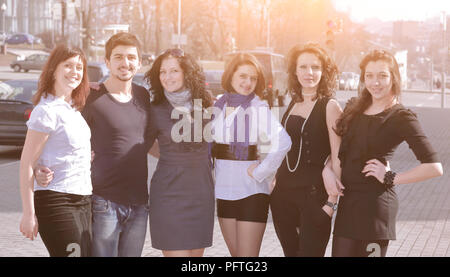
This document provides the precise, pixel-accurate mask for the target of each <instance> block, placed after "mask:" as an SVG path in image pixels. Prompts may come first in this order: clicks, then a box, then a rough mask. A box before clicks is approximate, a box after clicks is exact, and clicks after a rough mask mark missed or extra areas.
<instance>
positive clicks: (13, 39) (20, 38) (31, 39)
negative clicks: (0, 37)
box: [6, 34, 42, 44]
mask: <svg viewBox="0 0 450 277" xmlns="http://www.w3.org/2000/svg"><path fill="white" fill-rule="evenodd" d="M6 43H7V44H23V43H26V44H39V43H42V39H41V38H38V37H35V36H33V35H31V34H12V35H11V36H9V37H8V38H7V39H6Z"/></svg>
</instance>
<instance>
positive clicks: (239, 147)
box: [214, 92, 255, 160]
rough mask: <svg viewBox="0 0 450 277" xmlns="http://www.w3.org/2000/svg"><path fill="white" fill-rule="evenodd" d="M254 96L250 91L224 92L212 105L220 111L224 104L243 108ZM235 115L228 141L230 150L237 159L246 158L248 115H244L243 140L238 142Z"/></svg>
mask: <svg viewBox="0 0 450 277" xmlns="http://www.w3.org/2000/svg"><path fill="white" fill-rule="evenodd" d="M253 98H255V94H254V93H251V94H249V95H242V94H239V93H229V92H225V94H224V95H223V96H222V97H220V99H219V100H217V102H216V103H215V104H214V107H217V108H220V109H221V110H222V111H223V110H224V107H225V104H226V105H227V107H233V108H237V107H239V106H240V107H242V108H243V109H244V110H245V109H247V108H248V107H250V102H251V101H252V100H253ZM237 118H238V117H237V116H236V117H235V118H234V140H233V141H232V142H230V148H231V149H230V150H231V151H232V152H233V153H234V156H235V157H236V158H237V159H239V160H247V158H248V151H247V148H248V146H249V143H250V142H249V140H250V139H249V138H250V130H249V128H250V122H249V118H248V115H245V141H244V142H238V141H237V140H238V139H237V130H238V129H237Z"/></svg>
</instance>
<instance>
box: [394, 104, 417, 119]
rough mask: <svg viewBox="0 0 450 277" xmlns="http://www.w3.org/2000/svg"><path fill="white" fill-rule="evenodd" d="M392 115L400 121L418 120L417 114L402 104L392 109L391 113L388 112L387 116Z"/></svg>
mask: <svg viewBox="0 0 450 277" xmlns="http://www.w3.org/2000/svg"><path fill="white" fill-rule="evenodd" d="M389 114H392V117H393V118H394V119H396V120H400V121H411V120H417V114H416V113H415V112H413V111H412V110H411V109H408V108H406V107H404V106H403V105H402V104H396V105H395V106H393V107H392V110H391V111H388V113H387V116H388V115H389Z"/></svg>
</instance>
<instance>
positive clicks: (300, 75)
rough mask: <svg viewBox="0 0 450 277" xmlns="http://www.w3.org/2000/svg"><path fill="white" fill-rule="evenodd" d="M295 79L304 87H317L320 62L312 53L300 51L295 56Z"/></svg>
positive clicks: (319, 75) (319, 77)
mask: <svg viewBox="0 0 450 277" xmlns="http://www.w3.org/2000/svg"><path fill="white" fill-rule="evenodd" d="M296 74H297V79H298V81H299V83H300V85H301V86H302V87H303V88H304V89H317V87H318V85H319V82H320V79H321V78H322V63H321V62H320V60H319V58H318V57H317V56H316V55H314V54H312V53H308V52H305V53H302V54H300V55H299V56H298V58H297V69H296Z"/></svg>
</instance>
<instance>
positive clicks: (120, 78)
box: [114, 67, 136, 82]
mask: <svg viewBox="0 0 450 277" xmlns="http://www.w3.org/2000/svg"><path fill="white" fill-rule="evenodd" d="M119 70H120V68H119ZM127 70H128V71H130V72H131V77H125V78H122V77H120V75H118V74H117V75H114V77H116V78H117V79H118V80H120V81H122V82H128V81H130V80H131V79H133V77H134V75H135V74H136V72H134V70H135V69H134V67H130V68H127Z"/></svg>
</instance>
